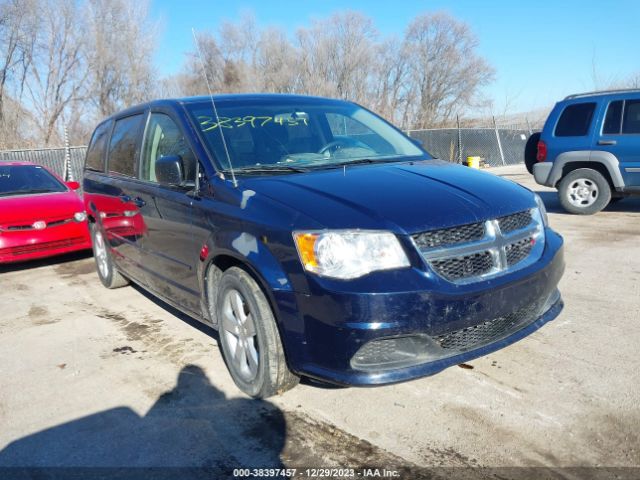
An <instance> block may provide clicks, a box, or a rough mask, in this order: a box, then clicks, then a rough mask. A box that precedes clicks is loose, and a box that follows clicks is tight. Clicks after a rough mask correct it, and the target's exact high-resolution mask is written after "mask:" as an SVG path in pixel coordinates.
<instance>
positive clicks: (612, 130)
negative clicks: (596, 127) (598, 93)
mask: <svg viewBox="0 0 640 480" xmlns="http://www.w3.org/2000/svg"><path fill="white" fill-rule="evenodd" d="M621 123H622V100H616V101H615V102H611V103H610V104H609V108H607V115H606V117H605V118H604V125H603V126H602V133H604V134H609V135H615V134H618V133H620V125H621Z"/></svg>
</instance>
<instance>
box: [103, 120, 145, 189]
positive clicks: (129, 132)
mask: <svg viewBox="0 0 640 480" xmlns="http://www.w3.org/2000/svg"><path fill="white" fill-rule="evenodd" d="M142 120H143V115H142V114H138V115H132V116H130V117H126V118H123V119H121V120H117V121H116V125H115V127H114V129H113V134H112V135H111V142H110V143H109V171H110V172H116V173H122V174H124V175H129V176H132V177H133V176H135V175H136V152H137V149H138V140H139V138H140V136H139V133H140V127H141V126H142Z"/></svg>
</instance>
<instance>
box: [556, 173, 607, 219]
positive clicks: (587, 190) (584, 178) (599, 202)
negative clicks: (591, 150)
mask: <svg viewBox="0 0 640 480" xmlns="http://www.w3.org/2000/svg"><path fill="white" fill-rule="evenodd" d="M558 196H559V199H560V204H561V205H562V207H563V208H564V209H565V210H566V211H567V212H569V213H575V214H578V215H592V214H594V213H597V212H599V211H600V210H602V209H603V208H604V207H606V206H607V205H608V204H609V201H610V200H611V187H610V186H609V182H608V181H607V179H606V178H604V176H603V175H602V174H601V173H600V172H598V171H596V170H592V169H590V168H579V169H577V170H573V171H572V172H569V174H567V175H566V176H565V177H564V178H563V179H562V180H561V181H560V184H559V185H558Z"/></svg>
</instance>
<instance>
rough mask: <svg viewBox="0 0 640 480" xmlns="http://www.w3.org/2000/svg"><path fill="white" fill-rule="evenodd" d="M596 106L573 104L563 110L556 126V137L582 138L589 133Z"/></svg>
mask: <svg viewBox="0 0 640 480" xmlns="http://www.w3.org/2000/svg"><path fill="white" fill-rule="evenodd" d="M595 109H596V104H595V103H593V102H589V103H575V104H573V105H569V106H568V107H567V108H565V109H564V111H563V112H562V115H560V119H559V120H558V124H557V125H556V132H555V135H556V137H583V136H585V135H586V134H587V133H589V127H590V126H591V120H592V119H593V112H594V110H595Z"/></svg>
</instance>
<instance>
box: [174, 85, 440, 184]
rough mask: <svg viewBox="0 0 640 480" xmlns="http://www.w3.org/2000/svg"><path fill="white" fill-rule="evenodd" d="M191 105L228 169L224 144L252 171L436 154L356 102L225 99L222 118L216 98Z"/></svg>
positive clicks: (236, 164)
mask: <svg viewBox="0 0 640 480" xmlns="http://www.w3.org/2000/svg"><path fill="white" fill-rule="evenodd" d="M294 98H295V97H294ZM185 106H186V108H187V110H188V112H189V114H190V116H191V119H192V120H193V122H194V123H195V124H196V125H197V128H198V129H199V130H200V132H201V133H202V136H203V138H204V140H205V142H206V143H207V145H208V147H209V149H210V151H211V152H212V153H213V155H215V157H216V161H217V162H218V166H219V167H221V168H222V169H223V170H224V169H228V167H229V165H228V163H229V162H228V160H227V155H226V152H225V145H224V143H226V148H227V150H228V152H229V157H230V158H231V163H232V166H233V168H234V169H235V170H236V171H239V172H246V173H249V172H256V171H268V170H270V171H274V172H275V171H299V170H304V169H306V168H315V167H332V166H338V165H346V164H350V163H377V162H390V161H399V160H407V159H411V158H416V157H420V158H430V157H429V156H428V155H426V154H425V152H424V151H423V150H421V149H420V148H418V147H417V146H416V145H415V144H414V143H413V142H411V141H410V140H409V139H408V138H406V137H405V136H404V135H403V134H401V133H400V132H399V131H398V130H396V129H395V128H393V127H392V126H391V125H389V124H388V123H387V122H385V121H384V120H382V119H381V118H380V117H378V116H376V115H374V114H372V113H371V112H369V111H367V110H365V109H364V108H362V107H359V106H358V105H355V104H352V103H347V102H341V101H337V100H326V101H324V100H322V99H312V100H304V99H302V100H297V99H294V100H291V99H286V100H285V99H284V98H282V97H281V98H277V97H276V98H273V99H272V98H269V97H267V98H260V99H259V100H257V101H256V100H255V99H246V100H245V99H242V100H240V99H234V100H232V101H231V100H228V99H225V100H224V101H217V102H216V109H217V111H218V118H219V121H217V120H216V115H215V113H214V111H213V107H212V104H211V101H210V100H208V101H202V102H198V103H189V104H186V105H185ZM221 133H222V135H224V143H223V141H222V136H221Z"/></svg>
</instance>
